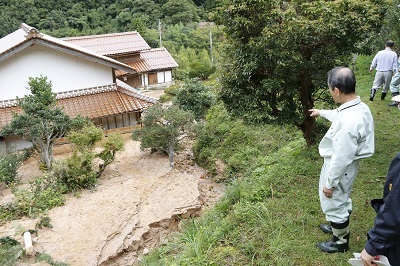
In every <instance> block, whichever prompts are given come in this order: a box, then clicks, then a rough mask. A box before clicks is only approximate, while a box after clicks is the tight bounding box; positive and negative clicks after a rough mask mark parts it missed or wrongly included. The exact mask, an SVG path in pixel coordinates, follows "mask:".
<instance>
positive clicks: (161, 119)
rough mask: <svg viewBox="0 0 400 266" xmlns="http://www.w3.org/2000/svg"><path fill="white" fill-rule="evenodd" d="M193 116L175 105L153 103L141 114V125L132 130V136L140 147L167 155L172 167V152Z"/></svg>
mask: <svg viewBox="0 0 400 266" xmlns="http://www.w3.org/2000/svg"><path fill="white" fill-rule="evenodd" d="M193 119H194V117H193V114H192V113H191V112H189V111H185V110H182V109H180V108H179V107H178V106H176V105H171V106H169V107H164V106H162V105H161V104H155V105H153V106H151V107H149V108H148V109H147V110H146V111H145V112H144V114H143V119H142V123H143V127H142V128H141V129H137V130H135V131H133V132H132V138H133V139H134V140H139V141H140V148H141V149H142V150H143V149H146V148H156V149H159V150H162V151H164V152H166V153H168V155H169V159H170V166H171V168H173V167H174V152H175V151H176V150H177V149H179V143H180V141H181V140H182V139H183V138H184V137H185V136H187V134H188V133H189V132H190V126H191V124H192V121H193Z"/></svg>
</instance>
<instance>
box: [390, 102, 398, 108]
mask: <svg viewBox="0 0 400 266" xmlns="http://www.w3.org/2000/svg"><path fill="white" fill-rule="evenodd" d="M388 106H394V107H396V106H397V102H391V103H389V104H388Z"/></svg>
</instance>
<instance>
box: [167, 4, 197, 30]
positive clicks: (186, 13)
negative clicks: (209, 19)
mask: <svg viewBox="0 0 400 266" xmlns="http://www.w3.org/2000/svg"><path fill="white" fill-rule="evenodd" d="M162 9H163V12H164V18H165V21H166V22H167V24H178V23H181V22H182V23H183V24H186V23H189V22H193V21H198V20H199V16H198V14H197V8H196V6H195V5H194V4H193V1H191V0H168V1H167V2H166V3H165V4H164V5H163V6H162Z"/></svg>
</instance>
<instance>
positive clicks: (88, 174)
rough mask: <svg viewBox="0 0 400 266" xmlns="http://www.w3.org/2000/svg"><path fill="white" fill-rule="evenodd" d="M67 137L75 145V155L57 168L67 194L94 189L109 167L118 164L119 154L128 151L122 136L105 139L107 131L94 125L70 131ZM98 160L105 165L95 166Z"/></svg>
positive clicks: (114, 135) (55, 172)
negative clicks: (114, 162) (125, 149)
mask: <svg viewBox="0 0 400 266" xmlns="http://www.w3.org/2000/svg"><path fill="white" fill-rule="evenodd" d="M67 138H68V140H69V141H71V143H72V144H73V145H74V150H73V153H72V155H71V156H70V157H69V158H67V159H65V160H64V161H61V162H59V163H57V165H56V166H55V167H54V168H55V169H54V175H55V176H57V178H59V180H60V182H61V183H62V184H64V185H65V186H66V190H67V191H79V190H81V189H85V188H91V187H93V186H94V185H95V184H96V183H97V179H98V178H99V177H100V176H101V174H102V173H103V171H104V170H105V168H106V167H107V166H108V165H109V164H110V163H112V162H113V161H114V159H115V154H116V152H117V151H120V150H122V149H123V148H124V142H123V139H122V137H121V136H120V135H118V134H111V135H109V136H108V137H107V139H105V140H104V134H103V131H102V130H101V129H100V128H98V127H96V126H94V125H93V124H91V125H88V126H85V127H84V128H82V129H81V130H77V131H72V132H70V134H68V136H67ZM99 143H100V144H99ZM97 144H99V145H100V147H101V151H100V152H96V151H95V146H96V145H97ZM97 159H100V160H101V162H100V163H98V165H97V166H95V160H97Z"/></svg>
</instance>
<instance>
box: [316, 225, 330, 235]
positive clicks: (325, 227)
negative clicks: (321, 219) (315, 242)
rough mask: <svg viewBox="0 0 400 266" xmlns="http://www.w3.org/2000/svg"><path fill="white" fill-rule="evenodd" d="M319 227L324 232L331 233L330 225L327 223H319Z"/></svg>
mask: <svg viewBox="0 0 400 266" xmlns="http://www.w3.org/2000/svg"><path fill="white" fill-rule="evenodd" d="M319 228H320V229H321V230H322V232H324V233H325V234H332V226H330V225H329V224H320V225H319Z"/></svg>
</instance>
